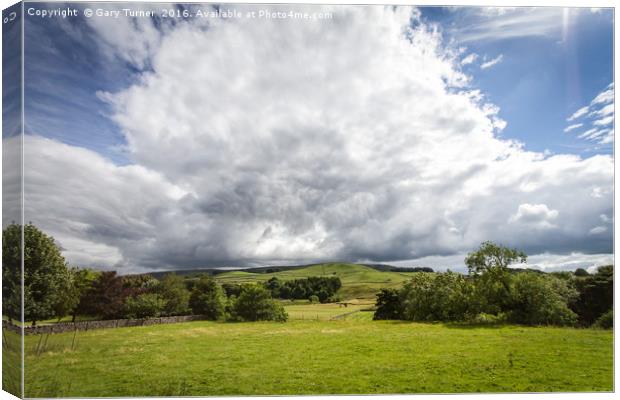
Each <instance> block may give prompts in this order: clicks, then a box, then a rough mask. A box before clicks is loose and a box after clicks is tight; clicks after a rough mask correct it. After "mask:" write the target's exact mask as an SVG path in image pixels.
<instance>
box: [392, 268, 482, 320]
mask: <svg viewBox="0 0 620 400" xmlns="http://www.w3.org/2000/svg"><path fill="white" fill-rule="evenodd" d="M474 296H475V291H474V284H473V282H472V280H471V279H468V278H467V277H465V276H463V275H461V274H457V273H455V272H451V271H448V272H445V273H439V274H428V273H417V274H415V275H414V276H413V277H412V279H411V280H410V281H409V282H407V283H406V284H405V285H404V287H403V289H402V290H401V292H400V293H399V298H400V302H401V307H402V309H401V310H402V314H401V315H402V318H403V319H407V320H411V321H463V320H466V319H469V318H471V317H473V316H474V315H475V314H476V313H477V309H476V308H475V302H474Z"/></svg>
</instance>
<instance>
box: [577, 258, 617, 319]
mask: <svg viewBox="0 0 620 400" xmlns="http://www.w3.org/2000/svg"><path fill="white" fill-rule="evenodd" d="M575 286H576V288H577V290H578V292H579V297H578V298H577V299H576V300H575V301H574V302H573V303H572V307H571V308H572V309H573V310H574V311H575V312H576V313H577V315H578V316H579V323H580V325H583V326H590V325H591V324H593V323H594V321H596V320H597V319H598V318H599V317H600V316H601V315H603V314H604V313H605V312H607V311H608V310H609V309H611V308H612V307H613V299H614V270H613V266H611V265H608V266H604V267H599V268H598V270H597V271H596V273H594V274H591V275H589V276H586V277H579V278H576V279H575Z"/></svg>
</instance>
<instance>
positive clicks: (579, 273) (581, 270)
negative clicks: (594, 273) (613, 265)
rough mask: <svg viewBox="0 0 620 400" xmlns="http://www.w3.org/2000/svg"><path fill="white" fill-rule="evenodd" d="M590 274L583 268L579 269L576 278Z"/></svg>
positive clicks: (576, 271)
mask: <svg viewBox="0 0 620 400" xmlns="http://www.w3.org/2000/svg"><path fill="white" fill-rule="evenodd" d="M589 275H590V274H589V273H588V271H586V270H585V269H583V268H577V269H576V270H575V276H589Z"/></svg>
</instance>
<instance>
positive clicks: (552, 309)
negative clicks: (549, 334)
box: [509, 273, 577, 325]
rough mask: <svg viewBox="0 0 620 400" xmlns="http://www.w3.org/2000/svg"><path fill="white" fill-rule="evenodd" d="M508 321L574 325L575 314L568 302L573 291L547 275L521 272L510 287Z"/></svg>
mask: <svg viewBox="0 0 620 400" xmlns="http://www.w3.org/2000/svg"><path fill="white" fill-rule="evenodd" d="M510 292H511V293H510V295H511V306H512V307H511V310H510V313H509V319H510V320H511V321H512V322H516V323H521V324H528V325H574V324H575V323H576V322H577V315H576V314H575V313H574V312H573V311H571V310H570V308H569V307H568V303H569V302H570V301H572V300H574V299H575V298H576V297H577V291H576V290H575V289H574V288H571V287H569V286H568V285H567V282H566V281H564V280H561V279H558V278H556V277H553V276H550V275H539V274H535V273H521V274H517V275H516V276H514V278H513V281H512V285H511V291H510Z"/></svg>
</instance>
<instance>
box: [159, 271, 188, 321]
mask: <svg viewBox="0 0 620 400" xmlns="http://www.w3.org/2000/svg"><path fill="white" fill-rule="evenodd" d="M157 293H158V294H159V295H160V296H161V298H162V299H163V300H164V302H165V305H164V307H163V310H162V311H163V314H164V315H185V314H188V313H189V312H190V308H189V296H190V293H189V291H188V290H187V289H186V287H185V283H184V282H183V278H182V277H180V276H178V275H177V274H166V276H164V278H163V279H162V280H161V282H160V283H159V285H158V286H157Z"/></svg>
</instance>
